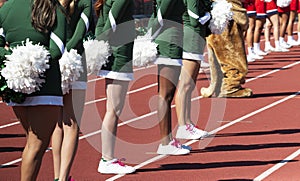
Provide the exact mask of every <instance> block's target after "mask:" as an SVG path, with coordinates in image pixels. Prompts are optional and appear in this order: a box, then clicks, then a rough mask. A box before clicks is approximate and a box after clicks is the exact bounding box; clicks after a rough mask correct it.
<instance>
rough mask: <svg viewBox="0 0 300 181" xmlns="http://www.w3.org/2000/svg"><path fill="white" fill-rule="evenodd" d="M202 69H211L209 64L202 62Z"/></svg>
mask: <svg viewBox="0 0 300 181" xmlns="http://www.w3.org/2000/svg"><path fill="white" fill-rule="evenodd" d="M201 68H209V63H207V62H205V61H202V62H201Z"/></svg>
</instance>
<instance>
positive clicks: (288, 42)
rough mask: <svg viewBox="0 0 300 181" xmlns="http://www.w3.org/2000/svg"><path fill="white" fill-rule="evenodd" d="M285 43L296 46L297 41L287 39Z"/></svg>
mask: <svg viewBox="0 0 300 181" xmlns="http://www.w3.org/2000/svg"><path fill="white" fill-rule="evenodd" d="M287 44H289V45H291V46H298V45H299V43H298V42H297V41H295V40H290V41H287Z"/></svg>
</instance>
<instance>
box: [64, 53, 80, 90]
mask: <svg viewBox="0 0 300 181" xmlns="http://www.w3.org/2000/svg"><path fill="white" fill-rule="evenodd" d="M59 67H60V72H61V88H62V91H63V94H66V93H69V90H70V88H71V83H72V82H75V81H76V80H78V78H79V77H80V73H81V72H83V67H82V63H81V55H79V54H78V53H77V51H76V50H74V49H71V50H70V52H68V51H65V52H64V54H63V55H62V57H61V58H60V60H59Z"/></svg>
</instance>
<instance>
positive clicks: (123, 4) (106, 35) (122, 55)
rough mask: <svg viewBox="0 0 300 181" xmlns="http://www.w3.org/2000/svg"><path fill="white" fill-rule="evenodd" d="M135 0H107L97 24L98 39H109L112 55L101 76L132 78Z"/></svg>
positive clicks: (100, 73) (96, 33) (122, 78)
mask: <svg viewBox="0 0 300 181" xmlns="http://www.w3.org/2000/svg"><path fill="white" fill-rule="evenodd" d="M133 12H134V1H133V0H106V1H105V3H104V5H103V7H102V10H101V11H100V14H99V18H98V21H97V25H96V30H95V35H96V39H100V40H105V41H108V42H109V44H110V46H111V47H112V55H111V56H110V57H109V59H108V62H107V63H106V64H105V65H104V66H102V70H101V71H100V72H99V73H98V75H99V76H102V77H106V78H111V79H120V80H132V79H133V73H132V72H133V71H132V62H131V61H132V49H133V41H134V38H135V25H134V20H133Z"/></svg>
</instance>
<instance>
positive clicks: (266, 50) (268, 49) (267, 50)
mask: <svg viewBox="0 0 300 181" xmlns="http://www.w3.org/2000/svg"><path fill="white" fill-rule="evenodd" d="M274 51H275V48H274V47H272V46H271V45H270V46H266V47H265V52H274Z"/></svg>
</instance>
